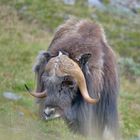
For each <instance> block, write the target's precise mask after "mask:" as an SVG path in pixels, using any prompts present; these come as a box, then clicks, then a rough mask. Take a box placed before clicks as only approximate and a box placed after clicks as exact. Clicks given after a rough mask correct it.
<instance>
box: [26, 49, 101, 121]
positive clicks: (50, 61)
mask: <svg viewBox="0 0 140 140" xmlns="http://www.w3.org/2000/svg"><path fill="white" fill-rule="evenodd" d="M89 57H90V54H85V55H83V56H82V57H81V58H80V60H79V61H80V64H81V65H80V66H82V65H83V64H84V63H86V61H87V60H88V58H89ZM37 61H38V62H37V64H36V65H35V67H34V70H35V72H36V74H37V81H38V84H37V90H36V92H30V94H31V95H32V96H34V97H36V98H38V99H42V98H43V100H45V101H44V108H45V109H44V115H45V118H46V119H50V118H55V117H59V116H63V115H64V113H66V111H67V110H68V108H70V107H71V104H72V102H73V101H74V98H76V97H77V96H79V95H77V93H80V94H81V96H82V98H83V100H85V101H86V102H87V103H91V104H96V103H97V102H98V100H99V98H98V99H94V98H92V97H90V96H89V93H88V89H87V85H86V80H85V76H84V73H83V71H82V69H81V68H80V66H79V65H78V64H77V63H76V62H75V61H73V60H72V59H71V58H69V57H68V56H67V55H66V54H63V53H62V52H61V51H60V52H59V54H58V55H57V56H55V57H52V56H51V54H50V53H48V52H45V51H44V52H41V53H40V54H39V56H38V58H37ZM26 88H27V89H28V87H27V86H26ZM28 91H29V89H28ZM78 91H79V92H78Z"/></svg>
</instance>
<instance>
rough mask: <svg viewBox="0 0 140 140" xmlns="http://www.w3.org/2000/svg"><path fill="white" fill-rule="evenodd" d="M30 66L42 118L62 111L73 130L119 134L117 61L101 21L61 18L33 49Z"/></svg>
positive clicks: (103, 135)
mask: <svg viewBox="0 0 140 140" xmlns="http://www.w3.org/2000/svg"><path fill="white" fill-rule="evenodd" d="M34 71H35V73H36V76H37V87H36V92H30V93H31V95H33V96H34V97H36V98H37V100H38V103H39V106H40V114H41V116H42V117H43V118H45V119H50V118H55V117H60V116H61V117H62V118H63V119H64V120H65V121H66V123H67V124H68V126H69V128H70V129H71V130H72V131H73V132H79V133H81V134H82V135H85V136H87V135H90V136H93V137H95V139H97V138H99V139H103V140H104V139H107V140H109V139H114V140H118V113H117V95H118V73H117V65H116V60H115V55H114V52H113V51H112V49H111V47H110V46H109V45H108V43H107V41H106V38H105V35H104V31H103V29H102V28H101V26H100V25H98V24H97V23H95V22H92V21H90V20H77V19H70V20H68V21H66V22H65V23H64V24H63V25H61V26H60V27H58V29H57V31H56V32H55V35H54V38H53V40H52V42H51V43H50V45H49V48H48V50H47V51H43V52H41V53H40V54H39V55H38V57H37V62H36V65H35V67H34ZM107 136H108V137H107ZM106 137H107V138H106Z"/></svg>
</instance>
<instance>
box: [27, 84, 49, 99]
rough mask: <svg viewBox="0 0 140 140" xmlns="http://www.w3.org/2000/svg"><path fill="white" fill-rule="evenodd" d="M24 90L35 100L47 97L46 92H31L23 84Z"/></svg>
mask: <svg viewBox="0 0 140 140" xmlns="http://www.w3.org/2000/svg"><path fill="white" fill-rule="evenodd" d="M25 88H26V90H27V91H28V92H29V93H30V94H31V95H32V96H34V97H36V98H44V97H46V96H47V93H46V91H43V92H31V91H30V89H29V88H28V86H27V85H26V84H25Z"/></svg>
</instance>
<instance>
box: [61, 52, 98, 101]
mask: <svg viewBox="0 0 140 140" xmlns="http://www.w3.org/2000/svg"><path fill="white" fill-rule="evenodd" d="M62 56H63V57H61V58H62V59H61V63H60V70H61V71H62V72H64V73H66V74H68V75H70V76H72V77H73V78H74V79H75V80H76V81H77V83H78V87H79V89H80V91H81V94H82V96H83V98H84V99H85V100H86V101H87V102H88V103H91V104H96V103H97V102H98V101H99V99H100V95H99V94H98V96H99V97H98V99H93V98H91V97H90V96H89V93H88V90H87V85H86V80H85V77H84V74H83V72H82V70H81V69H80V67H79V66H78V64H77V63H75V62H74V61H73V60H72V59H70V58H69V57H67V56H65V55H62Z"/></svg>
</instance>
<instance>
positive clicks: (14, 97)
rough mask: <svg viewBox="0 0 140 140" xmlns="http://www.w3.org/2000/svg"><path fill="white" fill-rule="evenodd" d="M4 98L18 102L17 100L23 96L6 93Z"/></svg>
mask: <svg viewBox="0 0 140 140" xmlns="http://www.w3.org/2000/svg"><path fill="white" fill-rule="evenodd" d="M3 96H4V97H5V98H6V99H9V100H13V101H17V100H19V99H21V96H19V95H16V94H15V93H12V92H4V93H3Z"/></svg>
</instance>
